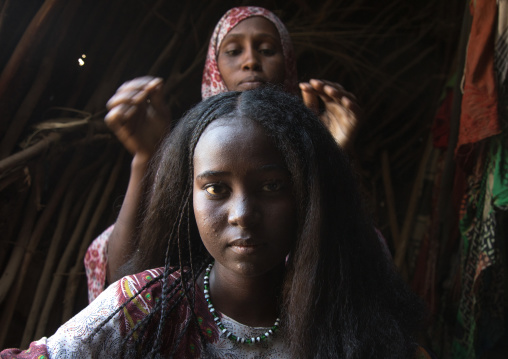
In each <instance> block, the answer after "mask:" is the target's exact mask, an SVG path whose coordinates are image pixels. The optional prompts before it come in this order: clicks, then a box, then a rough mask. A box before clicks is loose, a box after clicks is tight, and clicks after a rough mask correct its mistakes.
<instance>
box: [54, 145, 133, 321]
mask: <svg viewBox="0 0 508 359" xmlns="http://www.w3.org/2000/svg"><path fill="white" fill-rule="evenodd" d="M124 154H125V151H123V150H122V151H121V152H120V155H119V156H118V159H117V161H116V164H115V166H114V167H113V170H112V171H111V174H110V175H109V179H108V182H107V184H106V187H105V189H104V192H103V193H102V195H101V200H100V202H99V204H98V206H97V208H96V209H95V211H94V214H93V216H92V219H91V220H90V224H89V225H88V229H87V230H86V232H85V235H84V236H83V240H82V242H81V246H80V248H79V252H78V255H77V258H76V263H75V264H74V266H73V267H72V268H71V270H70V272H69V276H68V277H67V285H66V290H65V297H64V302H63V303H64V309H63V314H62V323H65V322H66V321H67V320H69V319H70V318H71V317H72V316H73V314H74V302H75V297H76V292H77V290H78V286H79V283H80V278H79V273H80V272H82V271H83V258H84V257H85V253H86V250H87V248H88V246H89V245H90V242H91V240H92V236H93V233H94V231H95V229H96V228H97V224H98V222H99V220H100V219H101V217H102V215H103V213H104V210H105V209H106V207H107V204H108V200H109V197H110V196H111V193H112V192H113V190H114V188H115V185H116V181H117V179H118V175H119V174H120V169H121V168H122V163H123V157H124Z"/></svg>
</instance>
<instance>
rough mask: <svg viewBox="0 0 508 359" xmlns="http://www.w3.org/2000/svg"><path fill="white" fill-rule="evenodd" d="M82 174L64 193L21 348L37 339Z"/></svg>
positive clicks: (79, 160)
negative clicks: (38, 323) (36, 325)
mask: <svg viewBox="0 0 508 359" xmlns="http://www.w3.org/2000/svg"><path fill="white" fill-rule="evenodd" d="M73 161H75V162H77V163H81V161H82V159H81V156H80V155H78V156H76V157H75V158H74V159H73ZM82 174H83V171H80V173H78V174H77V176H76V178H75V179H74V183H73V184H72V185H71V186H70V188H71V189H70V190H68V191H67V193H66V196H65V199H64V202H63V205H62V209H61V210H60V216H59V218H58V223H57V225H56V229H55V232H54V233H53V237H52V239H51V244H50V247H49V249H48V253H47V255H46V260H45V261H44V268H43V270H42V274H41V277H40V278H39V282H38V284H37V289H36V291H35V295H34V299H33V301H32V307H31V308H30V314H29V315H28V319H27V323H26V325H25V330H24V332H23V336H22V340H21V346H20V347H21V348H27V347H28V345H29V344H30V342H31V341H32V340H35V339H38V338H34V337H33V332H34V330H35V324H36V323H37V321H38V319H39V314H40V308H41V305H42V304H43V302H44V297H45V296H46V291H47V288H48V286H49V283H50V281H51V276H52V274H53V272H52V270H53V269H54V265H55V262H56V259H57V256H58V254H59V253H58V251H59V250H60V244H61V242H62V240H63V238H64V237H63V233H64V230H65V228H66V226H67V219H68V216H69V212H70V210H71V208H72V207H79V206H78V205H77V204H76V203H75V196H76V192H77V190H78V188H79V189H81V186H80V185H78V184H79V183H80V182H81V178H82Z"/></svg>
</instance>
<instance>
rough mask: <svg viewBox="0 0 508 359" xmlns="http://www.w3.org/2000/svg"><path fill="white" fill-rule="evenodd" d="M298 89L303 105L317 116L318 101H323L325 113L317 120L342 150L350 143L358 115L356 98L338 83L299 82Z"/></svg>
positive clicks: (321, 81)
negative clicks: (300, 91) (319, 120)
mask: <svg viewBox="0 0 508 359" xmlns="http://www.w3.org/2000/svg"><path fill="white" fill-rule="evenodd" d="M300 89H301V90H302V97H303V102H304V103H305V105H306V106H307V107H308V108H310V109H311V110H313V111H314V112H315V113H316V114H318V115H319V99H321V100H322V101H323V103H324V105H325V111H324V112H323V113H322V114H320V115H319V118H320V119H321V121H322V122H323V124H324V125H325V126H326V128H328V131H330V133H331V134H332V136H333V137H334V138H335V140H336V141H337V143H338V144H339V145H340V146H341V147H343V148H344V147H346V146H347V145H348V144H349V143H351V141H352V140H353V138H354V136H355V134H356V129H357V127H358V118H359V114H360V108H359V106H358V105H357V103H356V97H355V96H354V95H353V94H352V93H350V92H347V91H346V90H344V88H343V87H342V86H341V85H339V84H338V83H336V82H331V81H325V80H314V79H312V80H310V81H309V82H301V83H300Z"/></svg>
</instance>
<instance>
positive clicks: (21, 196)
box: [0, 188, 31, 272]
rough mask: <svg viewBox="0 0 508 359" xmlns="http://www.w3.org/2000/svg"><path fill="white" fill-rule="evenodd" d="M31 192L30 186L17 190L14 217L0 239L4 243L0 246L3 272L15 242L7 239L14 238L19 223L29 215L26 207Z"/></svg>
mask: <svg viewBox="0 0 508 359" xmlns="http://www.w3.org/2000/svg"><path fill="white" fill-rule="evenodd" d="M15 190H16V189H15ZM30 192H31V191H30V189H29V188H24V189H23V190H17V194H16V201H15V202H14V204H13V206H12V207H10V213H11V214H12V218H11V220H9V221H8V222H7V226H6V228H5V229H4V232H3V233H2V239H0V242H1V243H2V248H0V271H2V272H3V271H4V270H5V267H6V265H7V259H6V258H8V257H7V255H8V254H10V252H11V251H10V248H11V247H12V246H13V244H11V243H8V242H7V240H9V239H10V238H14V230H15V229H16V228H18V224H19V223H20V222H21V220H23V219H24V218H25V216H26V215H27V213H26V208H25V207H26V206H27V203H26V199H27V197H28V195H29V194H30Z"/></svg>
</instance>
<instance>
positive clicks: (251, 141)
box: [193, 119, 296, 277]
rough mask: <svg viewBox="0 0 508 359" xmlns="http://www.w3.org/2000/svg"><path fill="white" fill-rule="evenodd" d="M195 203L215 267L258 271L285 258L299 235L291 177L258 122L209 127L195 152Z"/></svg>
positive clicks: (239, 271)
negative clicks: (297, 233) (297, 234)
mask: <svg viewBox="0 0 508 359" xmlns="http://www.w3.org/2000/svg"><path fill="white" fill-rule="evenodd" d="M193 204H194V214H195V217H196V222H197V225H198V229H199V234H200V236H201V239H202V240H203V244H204V245H205V247H206V249H207V250H208V252H209V253H210V254H211V255H212V257H213V258H215V267H219V268H220V269H221V270H223V269H226V270H227V271H228V272H230V273H231V274H234V275H240V276H247V277H254V276H257V275H262V274H266V273H268V272H269V271H270V270H272V269H274V268H276V267H277V266H278V265H280V264H281V263H284V260H285V257H286V256H287V254H288V253H289V250H290V246H291V243H292V242H293V241H294V239H295V236H296V209H295V204H294V200H293V195H292V188H291V178H290V174H289V171H288V170H287V169H286V167H285V165H284V161H283V159H282V157H281V155H280V153H279V152H278V150H277V149H276V148H275V146H274V145H273V143H272V141H271V140H270V138H268V137H267V136H266V135H265V134H264V132H263V129H262V128H261V126H260V125H258V124H257V123H256V122H254V121H251V120H248V119H218V120H216V121H214V122H212V123H211V124H210V125H209V126H208V127H207V129H206V130H205V131H204V133H203V135H202V136H201V138H200V139H199V141H198V143H197V145H196V149H195V152H194V187H193ZM215 267H214V268H215ZM219 268H218V269H219Z"/></svg>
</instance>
